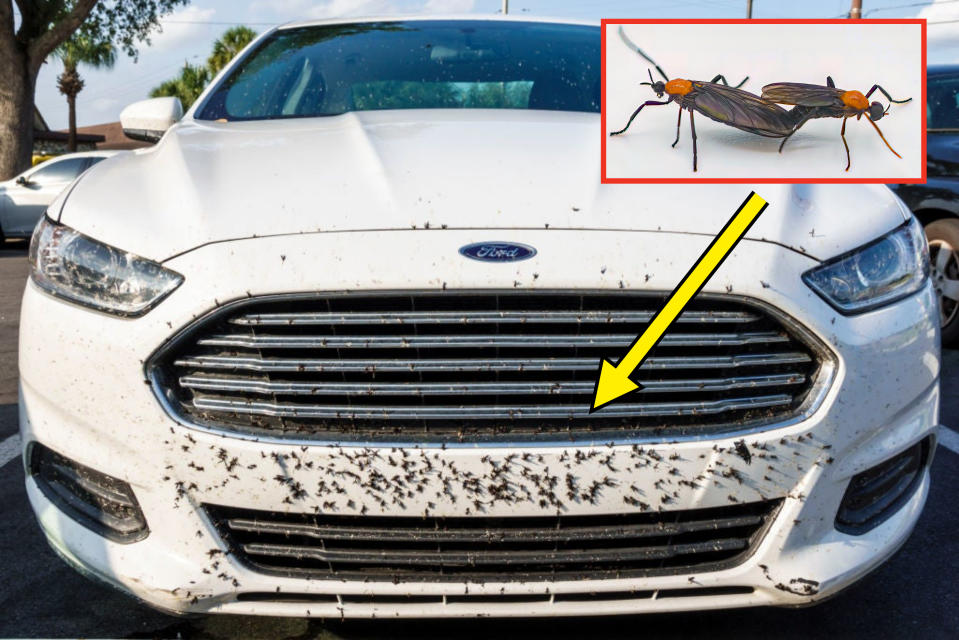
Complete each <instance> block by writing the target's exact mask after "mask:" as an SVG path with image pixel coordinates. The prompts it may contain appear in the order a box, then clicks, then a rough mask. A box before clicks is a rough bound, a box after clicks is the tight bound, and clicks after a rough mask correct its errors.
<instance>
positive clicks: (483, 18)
mask: <svg viewBox="0 0 959 640" xmlns="http://www.w3.org/2000/svg"><path fill="white" fill-rule="evenodd" d="M447 20H456V21H461V20H470V21H474V22H530V23H547V24H569V25H584V26H590V27H598V26H599V21H598V20H580V19H575V18H544V17H541V16H536V17H533V16H515V15H507V16H502V15H483V14H477V13H467V14H459V15H441V14H415V15H408V16H395V15H394V16H364V17H359V18H331V19H322V20H301V21H296V22H288V23H286V24H283V25H281V26H280V27H278V28H279V29H295V28H297V27H313V26H319V25H330V24H363V23H369V22H425V21H447Z"/></svg>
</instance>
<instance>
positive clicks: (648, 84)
mask: <svg viewBox="0 0 959 640" xmlns="http://www.w3.org/2000/svg"><path fill="white" fill-rule="evenodd" d="M646 73H648V74H649V82H640V83H639V84H640V86H646V87H651V86H653V72H652V71H650V70H649V69H646Z"/></svg>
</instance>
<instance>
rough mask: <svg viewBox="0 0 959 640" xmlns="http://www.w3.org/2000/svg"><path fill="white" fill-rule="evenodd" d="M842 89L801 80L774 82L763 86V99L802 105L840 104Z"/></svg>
mask: <svg viewBox="0 0 959 640" xmlns="http://www.w3.org/2000/svg"><path fill="white" fill-rule="evenodd" d="M842 93H843V92H842V90H840V89H836V88H834V87H824V86H823V85H820V84H803V83H801V82H776V83H773V84H767V85H766V86H765V87H763V95H762V99H763V100H768V101H769V102H777V103H779V104H796V105H802V106H804V107H832V106H836V105H837V102H838V105H839V106H842V100H841V99H840V96H841V95H842Z"/></svg>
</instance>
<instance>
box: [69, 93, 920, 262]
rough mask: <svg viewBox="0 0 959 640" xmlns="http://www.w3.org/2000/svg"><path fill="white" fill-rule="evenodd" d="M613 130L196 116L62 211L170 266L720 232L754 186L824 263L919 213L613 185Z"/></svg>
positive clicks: (534, 116) (885, 206)
mask: <svg viewBox="0 0 959 640" xmlns="http://www.w3.org/2000/svg"><path fill="white" fill-rule="evenodd" d="M601 135H602V132H601V131H600V119H599V117H598V115H596V114H585V113H565V112H548V111H513V110H455V111H454V110H449V111H444V110H431V111H380V112H360V113H347V114H344V115H339V116H332V117H326V118H308V119H288V120H270V121H255V122H231V123H214V122H200V121H192V120H187V121H184V122H182V123H181V124H179V125H177V126H175V127H174V128H173V129H171V130H170V131H169V132H168V133H167V135H166V136H165V137H164V139H163V140H162V141H161V142H160V143H159V144H158V145H157V146H156V147H155V148H152V149H149V150H146V151H142V152H136V153H134V154H130V155H126V156H124V157H123V158H115V159H113V160H112V161H111V162H103V163H101V164H100V165H98V166H96V167H94V168H93V169H92V170H91V171H89V172H87V173H86V174H85V175H84V176H83V178H82V179H81V180H80V181H79V182H78V183H77V184H76V186H75V187H74V188H73V189H72V190H71V192H70V193H69V194H68V195H66V196H65V197H64V198H61V200H60V201H59V202H57V203H55V204H54V205H53V206H51V209H50V214H51V216H53V217H57V216H58V215H59V218H60V221H61V222H63V223H64V224H67V225H69V226H71V227H74V228H75V229H77V230H78V231H80V232H82V233H85V234H87V235H89V236H91V237H93V238H97V239H99V240H101V241H103V242H106V243H108V244H111V245H114V246H117V247H120V248H123V249H124V250H127V251H130V252H132V253H136V254H139V255H142V256H144V257H148V258H151V259H154V260H161V261H162V260H165V259H168V258H170V257H173V256H176V255H179V254H182V253H184V252H187V251H190V250H192V249H195V248H197V247H199V246H202V245H205V244H209V243H212V242H223V241H228V240H235V239H242V238H250V237H257V236H267V235H281V234H301V233H334V232H341V233H342V232H355V231H363V230H387V229H396V230H410V231H413V230H417V231H425V230H429V232H437V231H440V230H442V229H489V230H490V233H488V234H482V236H483V237H482V238H480V239H483V240H509V233H508V232H509V230H510V229H544V228H549V229H583V230H588V229H604V230H610V229H612V230H623V231H634V230H638V231H668V232H681V233H694V234H715V233H716V232H718V231H719V230H720V229H721V228H722V226H723V224H724V223H725V221H726V220H727V219H728V218H729V216H730V215H732V213H733V212H734V211H735V210H736V208H737V207H738V206H739V205H740V204H741V203H742V202H743V200H744V199H745V198H746V197H747V196H748V195H749V192H750V190H751V189H753V188H754V189H755V190H756V192H757V193H759V194H760V195H761V196H762V197H763V198H765V199H766V200H767V201H768V202H769V203H770V206H769V208H768V209H767V211H766V212H765V213H764V214H763V216H762V217H761V218H760V220H759V221H758V222H757V223H756V224H755V225H754V226H753V228H752V229H751V230H750V232H749V236H748V237H750V238H752V239H757V240H767V241H770V242H775V243H779V244H782V245H786V246H788V247H791V248H793V249H795V250H797V251H800V252H803V253H806V254H807V255H810V256H812V257H814V258H817V259H823V258H828V257H830V256H833V255H836V254H839V253H842V252H844V251H847V250H849V249H851V248H853V247H855V246H858V245H860V244H863V243H865V242H867V241H869V240H871V239H873V238H875V237H876V236H877V235H879V234H881V233H883V232H885V231H888V230H890V229H892V228H894V227H895V226H897V225H899V224H901V223H902V222H903V220H905V219H906V218H905V216H906V214H905V213H904V209H903V207H902V206H900V203H899V201H898V199H897V198H896V197H895V196H894V195H893V194H892V193H891V192H890V191H889V189H887V188H886V187H884V186H880V185H812V184H800V185H773V184H766V185H759V186H755V187H751V186H749V185H740V184H709V185H687V184H665V185H603V184H600V140H601ZM743 135H748V134H743ZM669 137H670V135H667V132H664V136H663V144H662V145H660V146H657V147H654V148H650V149H648V150H647V151H646V152H647V153H663V154H665V153H685V152H688V150H687V149H678V150H676V149H671V148H670V147H669V144H668V142H669V141H668V138H669ZM701 138H705V140H706V142H708V137H707V136H701ZM701 142H702V140H701ZM700 146H706V145H703V144H701V145H700ZM710 157H711V158H713V161H714V162H721V161H722V149H721V148H710ZM487 235H488V236H489V237H486V236H487ZM571 249H574V248H573V247H571Z"/></svg>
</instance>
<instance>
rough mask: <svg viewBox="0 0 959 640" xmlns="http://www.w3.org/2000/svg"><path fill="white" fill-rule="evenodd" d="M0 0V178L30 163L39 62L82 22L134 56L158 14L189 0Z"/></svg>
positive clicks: (92, 32) (99, 38)
mask: <svg viewBox="0 0 959 640" xmlns="http://www.w3.org/2000/svg"><path fill="white" fill-rule="evenodd" d="M13 1H14V0H0V180H6V179H8V178H10V177H12V176H14V175H16V174H17V173H19V172H20V171H22V170H24V169H26V168H27V167H29V166H30V156H31V152H32V150H33V103H34V93H35V91H36V84H37V74H38V73H39V71H40V65H42V64H43V62H44V61H45V60H46V59H47V57H48V56H49V55H50V54H52V53H53V51H54V50H55V49H56V48H57V47H59V46H60V45H61V44H63V43H64V42H66V41H67V40H69V39H70V37H71V36H72V35H73V34H74V33H75V32H76V31H77V30H78V29H80V27H81V26H83V28H84V30H85V32H86V33H87V34H88V36H89V37H90V38H91V39H93V40H94V41H99V42H110V43H112V44H113V45H114V46H116V47H117V48H118V49H122V50H123V51H124V52H126V53H127V54H128V55H130V56H133V57H136V54H137V44H138V43H139V42H142V41H147V42H149V36H150V34H151V33H152V32H153V31H154V30H155V29H156V28H157V26H158V24H159V19H160V17H161V16H163V15H165V14H167V13H170V12H171V11H173V10H174V9H175V8H176V7H177V6H180V5H184V4H186V3H187V2H188V1H189V0H16V5H17V9H18V10H19V16H17V15H15V13H14V10H13Z"/></svg>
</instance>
